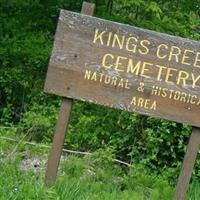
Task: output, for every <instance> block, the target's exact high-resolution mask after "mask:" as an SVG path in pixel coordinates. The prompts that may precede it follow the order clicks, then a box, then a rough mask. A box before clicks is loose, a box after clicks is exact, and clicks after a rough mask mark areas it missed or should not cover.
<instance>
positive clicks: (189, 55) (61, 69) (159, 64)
mask: <svg viewBox="0 0 200 200" xmlns="http://www.w3.org/2000/svg"><path fill="white" fill-rule="evenodd" d="M44 90H45V92H48V93H52V94H56V95H59V96H63V97H68V98H72V99H78V100H83V101H88V102H92V103H96V104H101V105H105V106H109V107H114V108H118V109H122V110H127V111H129V112H138V113H142V114H145V115H149V116H156V117H160V118H165V119H169V120H173V121H176V122H181V123H188V124H191V125H194V126H197V127H200V120H199V119H200V115H199V114H200V43H199V42H197V41H192V40H188V39H183V38H180V37H174V36H170V35H167V34H162V33H158V32H153V31H149V30H144V29H140V28H136V27H134V26H129V25H124V24H120V23H116V22H111V21H107V20H102V19H98V18H95V17H92V16H87V15H83V14H78V13H73V12H70V11H65V10H61V13H60V16H59V21H58V26H57V31H56V35H55V41H54V47H53V51H52V55H51V58H50V63H49V68H48V72H47V77H46V82H45V88H44Z"/></svg>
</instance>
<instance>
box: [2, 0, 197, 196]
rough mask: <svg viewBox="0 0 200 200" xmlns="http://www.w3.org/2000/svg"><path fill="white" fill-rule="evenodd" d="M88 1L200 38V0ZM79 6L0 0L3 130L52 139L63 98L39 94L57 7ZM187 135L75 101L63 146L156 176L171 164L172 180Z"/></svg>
mask: <svg viewBox="0 0 200 200" xmlns="http://www.w3.org/2000/svg"><path fill="white" fill-rule="evenodd" d="M89 2H95V3H96V5H97V9H96V13H95V15H96V16H97V17H101V18H106V19H110V20H114V21H118V22H123V23H127V24H132V25H136V26H138V27H143V28H148V29H152V30H155V31H159V32H165V33H169V34H172V35H177V36H182V37H186V38H191V39H195V40H199V39H200V33H199V27H200V20H199V0H193V1H189V0H182V1H179V0H175V1H171V0H160V1H156V0H148V1H147V0H115V1H114V0H95V1H94V0H91V1H89ZM81 4H82V1H81V0H77V1H74V0H56V1H47V0H34V1H32V0H27V1H24V0H9V1H7V0H0V21H1V23H0V125H1V126H18V132H20V131H21V132H23V133H24V134H27V135H28V136H29V138H30V139H32V140H36V141H41V140H43V141H45V142H49V141H50V140H51V139H52V133H53V129H54V126H55V122H56V121H55V119H56V117H57V113H58V110H59V98H58V97H55V96H51V95H47V94H44V93H43V92H42V90H43V84H44V80H45V74H46V70H47V65H48V60H49V57H50V53H51V49H52V44H53V38H54V34H55V28H56V24H57V19H58V15H59V9H60V8H62V9H68V10H72V11H77V12H79V11H80V9H81ZM190 132H191V128H190V127H188V126H186V125H181V124H178V123H174V122H169V121H167V120H160V119H156V118H152V117H146V116H142V115H139V114H135V113H127V112H123V111H119V110H115V109H110V108H105V107H102V106H97V105H93V104H88V103H82V102H75V103H74V106H73V112H72V116H71V122H70V125H69V131H68V137H66V141H65V147H67V148H72V149H76V150H83V151H92V152H93V151H96V150H97V149H102V148H104V149H112V155H113V154H114V157H116V158H120V159H122V160H125V161H127V162H133V163H141V164H143V165H144V166H146V167H148V168H149V169H151V170H152V171H153V170H156V172H158V173H160V172H161V171H163V170H165V169H168V168H169V167H170V168H171V169H172V170H171V171H172V172H171V173H170V174H169V176H170V178H172V179H174V178H175V177H176V176H177V173H176V172H177V171H176V170H177V169H179V168H180V163H181V162H182V159H183V155H184V152H185V149H186V144H187V141H188V137H189V134H190ZM106 155H107V154H106ZM107 156H108V158H110V157H109V156H110V155H109V154H108V155H107ZM105 161H108V160H106V158H105ZM95 162H96V161H95ZM199 163H200V159H198V160H197V165H196V170H195V172H194V175H195V176H196V177H197V178H198V177H200V167H199V166H200V165H199ZM104 164H105V163H104ZM104 164H102V166H103V165H104ZM102 177H105V176H104V175H102ZM134 193H135V192H134ZM127 195H128V194H127ZM154 195H155V196H156V195H158V194H154ZM124 196H126V192H124ZM158 196H159V195H158ZM96 198H97V197H96ZM127 198H128V197H127ZM156 198H159V197H156ZM138 199H140V197H138Z"/></svg>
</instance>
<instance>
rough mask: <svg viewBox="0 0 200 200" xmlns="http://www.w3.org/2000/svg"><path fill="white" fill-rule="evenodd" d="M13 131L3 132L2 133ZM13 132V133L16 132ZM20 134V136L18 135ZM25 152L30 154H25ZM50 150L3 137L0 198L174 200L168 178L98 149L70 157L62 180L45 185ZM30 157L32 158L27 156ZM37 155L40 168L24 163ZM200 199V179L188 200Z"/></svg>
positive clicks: (62, 169)
mask: <svg viewBox="0 0 200 200" xmlns="http://www.w3.org/2000/svg"><path fill="white" fill-rule="evenodd" d="M2 133H4V136H5V135H6V134H9V136H10V137H14V135H15V134H14V133H13V130H12V131H11V132H9V133H8V132H6V131H5V130H4V131H0V136H2V135H3V134H2ZM12 134H13V135H12ZM15 136H16V135H15ZM24 153H25V155H26V156H24ZM47 153H48V150H44V149H41V148H39V147H38V146H28V145H26V144H25V143H24V142H23V141H22V142H21V143H18V145H17V144H16V143H12V142H8V141H5V140H0V156H1V157H0V200H23V199H24V200H40V199H41V200H43V199H44V200H48V199H55V200H170V199H172V196H173V187H172V186H171V185H170V184H169V182H168V181H167V178H166V177H163V176H160V175H159V176H158V175H156V174H153V173H150V172H148V171H147V170H146V169H144V167H142V166H136V165H135V166H133V167H131V168H130V169H129V170H128V169H126V170H124V169H123V170H122V168H121V167H119V166H118V165H116V164H113V163H112V161H111V157H112V156H111V154H109V152H106V151H105V152H104V151H98V152H97V153H95V154H93V155H91V156H85V157H77V156H72V155H70V156H66V157H65V159H64V160H62V162H61V165H60V169H59V173H58V179H57V181H56V183H55V184H54V185H53V186H52V187H46V186H45V185H44V173H45V162H46V159H47ZM25 157H28V158H25ZM33 158H37V159H39V160H41V161H43V162H42V164H41V166H40V167H39V168H38V170H36V171H35V170H33V168H34V167H33V166H32V165H31V164H30V163H29V165H27V166H26V167H25V169H24V168H23V169H22V168H21V167H20V166H21V165H22V163H23V162H25V161H27V160H28V159H29V160H33ZM199 199H200V185H199V182H194V183H193V184H191V185H190V189H189V191H188V197H187V200H199Z"/></svg>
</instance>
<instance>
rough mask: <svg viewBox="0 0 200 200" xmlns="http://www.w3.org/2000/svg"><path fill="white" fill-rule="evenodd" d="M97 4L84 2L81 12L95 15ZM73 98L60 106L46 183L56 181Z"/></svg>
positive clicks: (65, 99)
mask: <svg viewBox="0 0 200 200" xmlns="http://www.w3.org/2000/svg"><path fill="white" fill-rule="evenodd" d="M94 10H95V4H91V3H87V2H83V5H82V10H81V13H82V14H85V15H93V13H94ZM72 103H73V100H72V99H69V98H66V97H64V98H63V100H62V105H61V108H60V112H59V116H58V120H57V124H56V129H55V133H54V138H53V146H52V149H51V152H50V154H49V158H48V163H47V169H46V174H45V184H46V185H51V184H53V183H54V182H55V180H56V176H57V171H58V166H59V163H60V157H61V154H62V148H63V144H64V138H65V132H66V129H67V126H68V122H69V118H70V112H71V108H72Z"/></svg>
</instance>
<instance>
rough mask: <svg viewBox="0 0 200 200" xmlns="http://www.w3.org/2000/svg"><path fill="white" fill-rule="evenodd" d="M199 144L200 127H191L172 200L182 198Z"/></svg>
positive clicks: (184, 194) (182, 199)
mask: <svg viewBox="0 0 200 200" xmlns="http://www.w3.org/2000/svg"><path fill="white" fill-rule="evenodd" d="M199 145H200V128H196V127H193V130H192V135H191V137H190V141H189V144H188V148H187V151H186V154H185V158H184V162H183V167H182V170H181V173H180V175H179V180H178V184H177V187H176V192H175V196H174V200H184V199H185V196H186V192H187V189H188V186H189V182H190V179H191V175H192V170H193V168H194V164H195V160H196V157H197V153H198V150H199Z"/></svg>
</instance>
